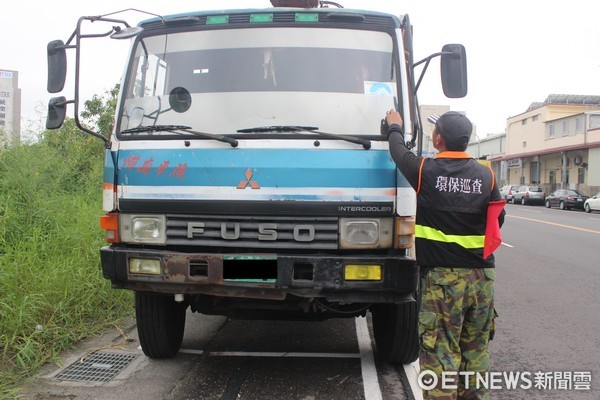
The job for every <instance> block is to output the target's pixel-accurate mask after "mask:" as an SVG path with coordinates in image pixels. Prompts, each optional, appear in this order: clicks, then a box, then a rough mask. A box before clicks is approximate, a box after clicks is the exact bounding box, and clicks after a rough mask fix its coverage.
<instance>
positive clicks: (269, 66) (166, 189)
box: [47, 0, 467, 363]
mask: <svg viewBox="0 0 600 400" xmlns="http://www.w3.org/2000/svg"><path fill="white" fill-rule="evenodd" d="M272 3H273V4H274V5H275V7H272V8H265V9H244V10H223V11H198V12H190V13H185V14H178V15H170V16H156V17H152V18H150V19H148V20H145V21H143V22H141V23H139V24H138V25H137V26H130V25H129V24H127V22H126V21H124V20H119V19H115V18H114V17H113V16H112V15H109V16H92V17H82V18H80V19H79V22H78V24H77V28H76V29H75V31H74V32H73V34H72V35H71V37H70V38H69V39H68V40H67V42H66V43H65V42H63V41H61V40H56V41H52V42H50V43H49V44H48V63H49V65H48V67H49V78H48V90H49V91H50V92H51V93H58V92H60V91H62V90H63V88H64V83H65V79H66V66H67V59H66V51H67V50H69V49H74V50H75V53H76V68H75V71H76V73H75V86H74V87H75V93H74V98H73V99H71V100H67V99H66V98H65V97H64V96H60V97H54V98H52V99H51V100H50V103H49V108H48V119H47V128H49V129H52V128H58V127H60V126H61V125H62V123H63V121H64V119H65V115H66V107H67V105H68V104H74V107H75V115H74V118H75V121H76V123H77V125H78V126H79V127H80V128H81V129H82V130H84V131H86V132H88V133H90V134H92V135H94V136H97V137H99V138H100V139H102V140H103V141H104V142H105V144H106V157H105V169H104V182H103V188H104V189H103V208H104V211H105V212H106V214H105V215H103V216H102V217H101V226H102V227H103V228H104V229H105V231H106V238H107V242H109V244H108V245H107V246H105V247H102V249H101V250H100V254H101V264H102V272H103V275H104V277H105V278H106V279H108V280H110V281H111V282H112V286H113V287H114V288H119V289H129V290H132V291H134V292H135V307H136V318H137V327H138V332H139V337H140V341H141V345H142V349H143V351H144V353H145V354H146V355H147V356H149V357H153V358H166V357H172V356H174V355H175V354H176V353H177V352H178V351H179V348H180V346H181V342H182V337H183V333H184V327H185V319H186V310H187V309H188V307H189V308H190V309H191V310H192V311H194V312H199V313H203V314H214V315H224V316H228V317H230V318H245V319H256V320H261V319H280V320H286V319H294V320H324V319H328V318H344V317H356V316H366V315H367V313H369V312H370V313H371V315H372V321H373V330H374V336H375V341H376V345H377V348H378V352H379V354H380V355H381V357H382V358H383V359H385V360H387V361H389V362H393V363H407V362H411V361H414V360H415V359H416V358H417V356H418V347H419V346H418V332H417V315H418V307H417V301H416V296H415V295H416V294H417V291H418V277H419V268H418V266H417V264H416V262H415V259H414V257H413V255H412V253H411V252H412V245H413V241H414V238H413V234H414V215H415V208H416V205H415V204H416V201H415V192H414V191H413V189H412V188H411V187H410V186H409V184H408V182H407V181H406V179H405V178H404V177H403V176H402V174H401V173H400V172H399V171H398V170H397V169H396V167H395V164H394V162H393V161H392V159H391V157H390V154H389V151H388V145H387V142H386V141H385V140H384V138H383V136H381V134H380V125H381V119H382V117H384V116H385V112H386V111H387V110H389V109H391V108H396V109H398V110H399V111H400V112H401V114H402V116H403V119H404V123H405V126H404V130H405V132H406V133H405V138H406V140H407V141H410V142H411V144H412V145H414V146H415V150H416V151H420V149H421V143H422V127H421V119H420V116H419V107H418V101H417V96H416V92H417V89H418V86H419V84H420V82H421V79H422V78H423V75H424V73H425V70H426V69H427V66H428V65H429V61H430V60H431V59H433V58H434V57H438V56H439V57H441V62H440V65H441V79H442V86H443V90H444V92H445V94H446V95H447V96H448V97H463V96H464V95H465V94H466V91H467V83H466V56H465V51H464V47H462V46H461V45H456V44H451V45H446V46H444V47H443V49H442V51H441V52H439V53H435V54H432V55H431V56H429V57H427V58H426V59H424V60H421V61H419V62H415V61H414V60H413V49H412V26H411V24H410V20H409V17H408V15H404V16H401V17H397V16H394V15H390V14H386V13H380V12H374V11H367V10H350V9H345V8H342V7H341V6H340V5H339V4H337V3H333V2H329V1H315V0H308V1H307V0H297V1H294V0H291V1H283V0H281V1H276V0H273V1H272ZM91 22H93V23H94V24H100V23H105V24H107V26H108V32H106V33H103V34H85V33H84V32H83V29H82V26H83V25H85V24H89V23H91ZM106 36H111V37H112V38H113V39H129V40H130V41H131V50H130V52H129V56H128V59H127V60H125V61H126V68H125V73H124V76H123V78H122V81H121V83H120V94H119V99H118V105H117V109H116V113H115V124H114V128H113V131H112V134H111V135H110V137H105V136H103V135H101V134H100V133H98V132H94V131H92V130H90V129H89V128H87V127H85V126H83V125H82V124H81V123H80V122H79V117H78V104H79V101H80V99H79V68H80V62H79V61H80V50H81V48H82V43H83V42H84V41H85V40H87V39H90V38H96V37H106ZM83 47H85V46H83ZM421 64H423V65H422V66H421V67H420V70H421V74H420V76H417V74H416V72H415V71H416V68H415V67H417V66H419V65H421Z"/></svg>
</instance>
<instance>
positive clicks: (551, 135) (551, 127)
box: [548, 124, 555, 139]
mask: <svg viewBox="0 0 600 400" xmlns="http://www.w3.org/2000/svg"><path fill="white" fill-rule="evenodd" d="M554 134H555V130H554V124H550V125H548V138H549V139H554Z"/></svg>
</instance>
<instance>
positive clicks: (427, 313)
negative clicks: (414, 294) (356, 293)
mask: <svg viewBox="0 0 600 400" xmlns="http://www.w3.org/2000/svg"><path fill="white" fill-rule="evenodd" d="M495 277H496V270H495V269H471V268H433V269H431V270H429V271H428V272H427V273H425V274H423V276H422V277H421V309H420V311H419V335H420V340H421V350H420V354H419V360H420V361H419V362H420V368H421V372H423V371H431V374H433V373H435V375H436V376H437V378H438V381H437V382H438V384H437V386H436V387H434V388H433V389H431V390H425V389H423V399H425V400H431V399H435V400H455V399H465V400H466V399H469V400H470V399H489V392H488V390H487V389H485V388H482V387H479V388H477V386H482V385H481V384H479V385H477V379H476V373H477V372H480V373H481V375H483V374H484V373H485V372H489V352H488V343H489V340H490V339H491V338H493V333H494V330H495V326H494V318H495V311H494V280H495ZM442 372H446V375H445V381H444V382H445V386H446V388H443V387H442V386H444V385H443V384H442V383H443V382H442V381H443V379H442ZM465 377H467V378H468V379H465ZM431 382H433V380H431Z"/></svg>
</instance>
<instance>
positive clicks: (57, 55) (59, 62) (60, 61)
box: [47, 40, 67, 93]
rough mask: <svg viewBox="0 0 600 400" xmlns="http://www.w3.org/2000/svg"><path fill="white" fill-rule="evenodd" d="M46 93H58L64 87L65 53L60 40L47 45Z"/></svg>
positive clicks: (65, 74) (63, 44)
mask: <svg viewBox="0 0 600 400" xmlns="http://www.w3.org/2000/svg"><path fill="white" fill-rule="evenodd" d="M47 50H48V92H49V93H58V92H60V91H61V90H63V88H64V86H65V79H66V77H67V53H66V51H65V43H64V42H63V41H62V40H53V41H51V42H50V43H48V49H47Z"/></svg>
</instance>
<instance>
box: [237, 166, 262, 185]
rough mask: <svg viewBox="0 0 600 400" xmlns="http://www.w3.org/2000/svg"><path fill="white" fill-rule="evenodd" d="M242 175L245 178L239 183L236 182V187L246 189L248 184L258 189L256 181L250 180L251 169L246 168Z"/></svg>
mask: <svg viewBox="0 0 600 400" xmlns="http://www.w3.org/2000/svg"><path fill="white" fill-rule="evenodd" d="M244 176H245V177H246V180H241V181H240V183H238V185H237V188H238V189H246V188H247V187H248V185H250V187H251V188H252V189H260V185H259V184H258V182H256V181H252V180H250V179H251V178H252V170H251V169H250V168H248V169H247V170H246V173H245V174H244Z"/></svg>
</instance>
